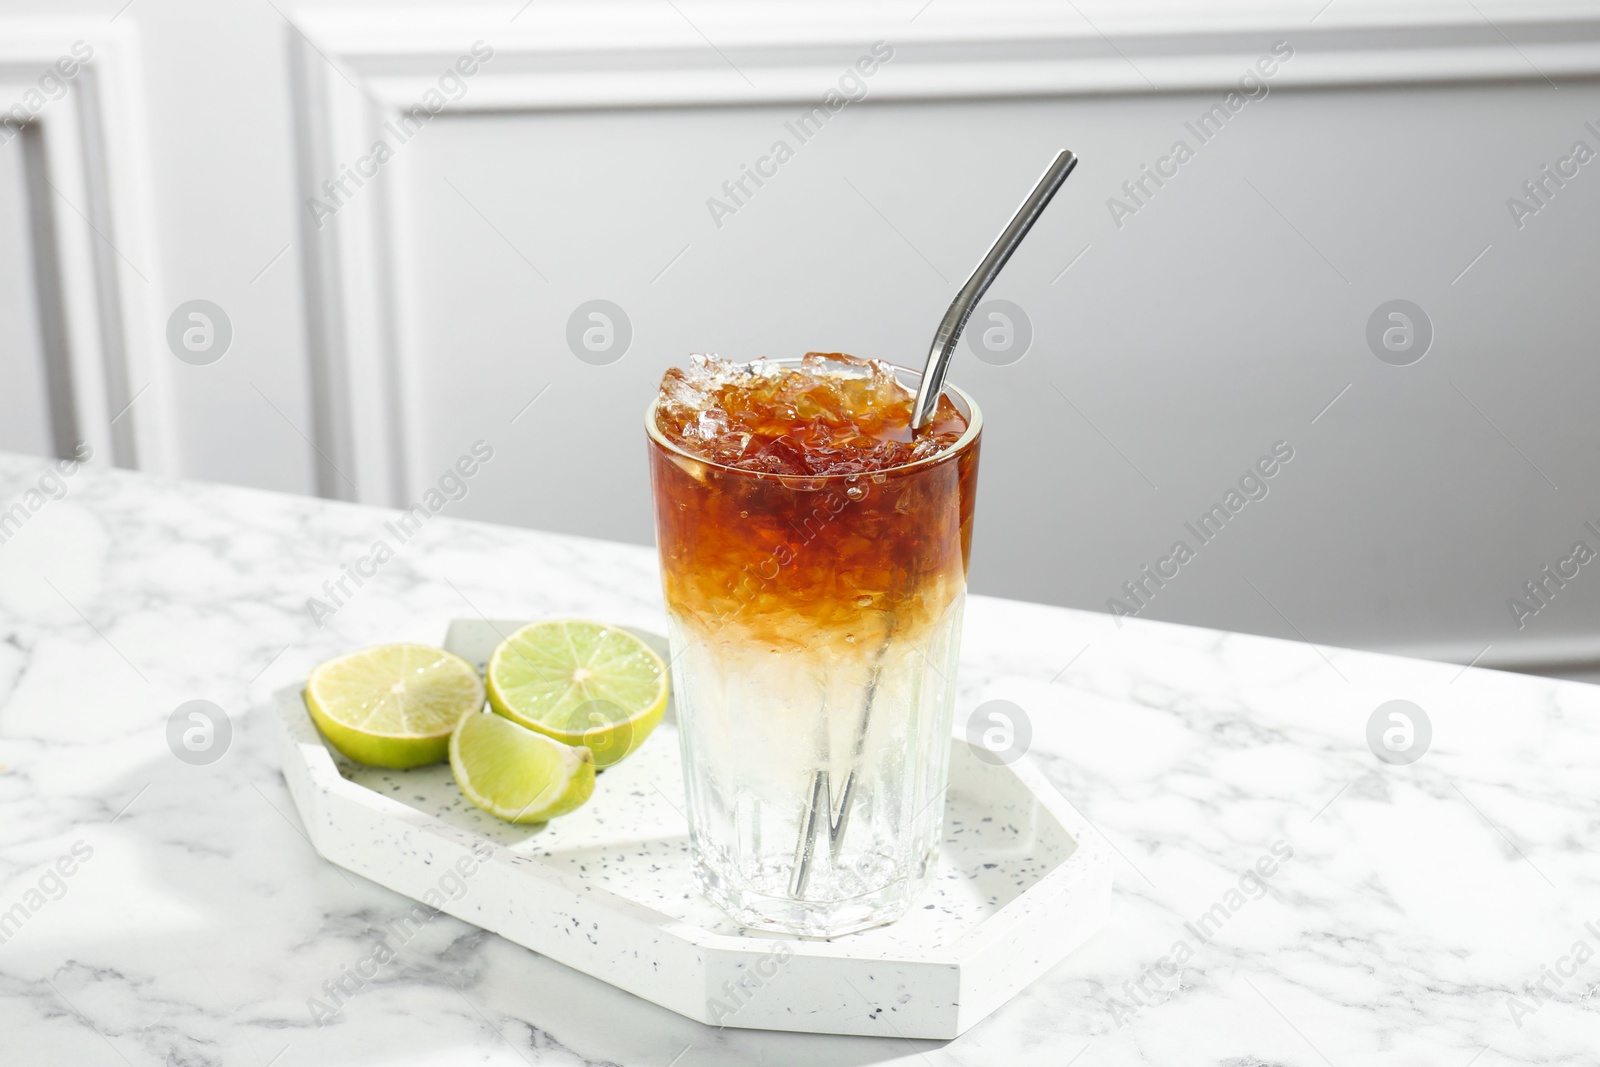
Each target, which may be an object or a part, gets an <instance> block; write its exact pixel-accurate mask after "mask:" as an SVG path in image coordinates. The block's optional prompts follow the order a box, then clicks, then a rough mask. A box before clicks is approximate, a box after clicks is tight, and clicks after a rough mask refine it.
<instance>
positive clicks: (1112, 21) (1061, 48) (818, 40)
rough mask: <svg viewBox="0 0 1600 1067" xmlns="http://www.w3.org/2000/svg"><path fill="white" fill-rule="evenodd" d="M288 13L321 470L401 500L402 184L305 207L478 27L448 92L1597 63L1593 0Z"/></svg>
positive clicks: (470, 97)
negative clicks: (856, 74)
mask: <svg viewBox="0 0 1600 1067" xmlns="http://www.w3.org/2000/svg"><path fill="white" fill-rule="evenodd" d="M680 8H681V11H680ZM1480 12H1481V13H1480ZM690 19H693V22H691V21H690ZM1491 20H1492V21H1491ZM288 35H289V52H290V67H291V76H292V81H293V85H294V107H295V117H296V127H297V136H298V137H299V144H298V151H299V159H298V161H297V163H298V167H297V170H298V175H299V187H300V205H299V218H300V220H301V227H302V237H303V240H301V241H300V242H299V244H300V247H301V253H302V256H303V260H304V262H303V268H304V276H305V278H306V280H307V290H308V291H307V322H308V332H309V336H308V347H309V351H310V356H311V363H312V382H313V391H314V393H315V395H314V396H313V398H312V410H313V412H314V413H315V419H316V431H315V437H316V442H317V449H318V451H319V453H320V457H319V460H318V477H317V486H318V491H319V493H321V494H322V495H324V496H330V497H336V498H341V499H350V500H360V501H363V502H367V503H373V504H387V505H394V504H400V503H403V502H407V501H409V500H410V499H411V498H412V495H413V493H414V492H415V491H416V487H417V486H420V485H421V484H423V481H424V480H425V478H426V474H425V473H424V472H420V471H416V470H413V469H410V467H409V466H408V464H409V463H410V462H411V459H410V458H408V456H407V453H406V449H405V444H406V441H407V438H408V433H407V427H408V426H409V425H410V424H411V421H412V415H413V414H414V413H415V412H416V411H417V407H416V405H417V404H418V403H420V402H421V401H420V399H419V398H418V397H417V396H416V395H415V393H414V391H413V389H412V386H411V380H412V378H413V377H414V376H412V375H409V374H408V373H407V367H408V366H410V365H411V364H410V360H411V359H412V358H414V354H413V353H410V352H408V351H407V348H406V338H405V337H404V335H403V331H401V330H399V329H398V328H397V315H396V313H395V309H394V306H393V304H394V301H393V297H392V294H393V293H394V291H395V286H394V274H393V271H392V256H393V255H394V254H395V252H396V250H397V249H400V248H402V247H403V242H402V241H396V240H392V239H391V237H390V235H391V234H392V233H393V232H394V230H393V227H392V226H391V221H390V220H391V205H392V197H391V195H390V193H389V191H388V190H387V189H386V188H385V182H384V180H383V176H382V173H381V172H380V173H379V174H378V175H377V177H375V178H374V179H373V181H372V184H371V186H370V187H363V189H362V191H361V193H360V195H358V196H354V197H352V198H351V199H350V201H349V203H348V204H346V205H343V206H341V208H340V210H339V211H338V213H337V215H336V216H335V217H332V218H327V219H324V220H322V224H321V225H318V224H317V222H315V221H314V220H313V219H312V217H311V215H310V212H309V211H308V210H307V209H306V206H305V205H306V203H307V201H308V200H309V199H311V198H313V197H320V196H322V195H323V194H322V192H321V187H322V184H323V183H324V182H325V181H326V180H328V179H329V178H331V177H337V176H339V175H340V173H341V167H348V166H351V165H353V164H354V163H355V162H356V161H358V160H359V159H360V158H361V157H362V156H364V155H366V154H367V153H368V152H369V151H370V149H371V146H372V144H373V142H374V140H375V139H376V138H377V137H378V136H380V135H381V131H382V129H383V125H384V123H385V122H389V121H392V120H394V119H396V118H397V117H398V116H399V114H400V113H401V112H402V110H404V109H406V108H409V107H412V106H414V105H415V104H416V103H417V102H418V101H419V100H420V99H421V97H422V94H423V92H424V91H425V90H426V89H427V88H428V87H429V86H430V85H432V84H433V83H434V81H435V79H437V77H438V76H439V74H440V73H441V72H442V71H443V70H445V68H446V67H448V66H449V65H450V64H451V63H452V62H454V61H455V59H456V58H457V57H458V56H461V55H463V54H465V53H466V52H467V51H468V49H469V48H470V47H471V46H472V44H473V42H474V41H479V40H482V41H485V42H487V43H488V44H489V45H490V46H491V47H492V48H493V49H494V59H493V62H492V63H490V64H487V65H485V66H484V67H483V68H482V69H481V70H480V71H479V73H477V74H476V75H475V76H474V77H473V78H472V79H471V82H470V87H469V90H468V91H467V93H466V95H465V96H464V97H463V98H462V99H461V100H460V101H459V102H456V103H452V104H449V105H447V106H446V107H445V108H444V110H443V111H441V112H440V113H441V114H449V113H456V114H462V113H484V112H497V111H499V112H527V111H541V110H574V109H585V108H649V107H657V108H673V107H680V108H681V107H696V106H708V105H741V104H744V105H748V104H771V103H784V102H802V101H806V102H815V101H817V100H820V99H821V97H822V94H823V93H824V92H825V91H826V90H827V89H828V88H829V87H830V86H831V85H833V83H834V82H836V80H837V79H838V77H839V75H840V73H841V72H842V71H844V70H845V69H846V68H847V67H848V66H849V65H850V64H851V63H853V62H854V61H855V60H856V58H857V57H858V56H860V55H861V54H862V52H863V50H864V48H865V47H866V46H867V45H868V44H870V43H871V42H873V41H876V40H884V41H887V42H889V43H890V44H892V45H893V47H894V48H895V57H894V60H893V62H892V64H889V65H886V66H884V67H883V68H882V69H881V70H880V71H879V73H878V74H877V75H876V76H875V77H874V79H873V82H872V94H873V95H872V99H873V100H941V99H951V98H1002V97H1025V96H1033V97H1038V96H1049V97H1058V96H1074V95H1092V94H1129V93H1133V94H1138V93H1179V92H1201V91H1225V90H1227V89H1228V88H1229V87H1231V86H1233V85H1234V84H1236V82H1237V80H1238V78H1239V77H1240V75H1241V74H1242V73H1243V72H1244V71H1245V70H1246V69H1247V68H1248V67H1249V66H1250V64H1252V63H1253V62H1254V61H1255V60H1256V59H1257V57H1259V56H1261V55H1262V54H1263V53H1265V52H1267V51H1268V50H1269V49H1270V48H1271V47H1272V45H1273V43H1274V42H1276V41H1280V40H1285V41H1289V42H1290V43H1291V45H1292V47H1293V48H1294V50H1295V58H1294V61H1293V62H1292V63H1289V64H1285V65H1283V66H1282V67H1280V68H1279V70H1278V73H1277V74H1276V75H1275V76H1274V79H1273V83H1272V84H1273V88H1274V90H1281V89H1284V88H1296V87H1299V88H1311V87H1330V86H1360V85H1373V84H1385V83H1389V84H1423V83H1439V82H1486V81H1488V82H1493V81H1528V82H1541V81H1545V80H1550V81H1552V82H1553V81H1554V80H1555V79H1560V78H1569V79H1570V78H1589V77H1595V76H1600V3H1597V2H1594V0H1585V2H1581V3H1580V2H1575V0H1566V2H1561V3H1522V4H1517V5H1515V6H1511V5H1507V4H1503V3H1502V4H1493V3H1489V2H1488V0H1483V2H1481V3H1479V4H1478V5H1477V6H1476V7H1473V6H1472V5H1465V6H1463V5H1460V4H1457V3H1445V2H1443V0H1391V2H1387V3H1381V4H1380V3H1375V2H1366V0H1335V2H1334V3H1333V4H1332V5H1324V3H1323V2H1322V0H1316V2H1315V3H1307V4H1306V5H1305V6H1304V10H1301V11H1288V10H1286V9H1285V7H1284V5H1282V4H1276V3H1275V4H1268V3H1265V2H1251V3H1244V2H1233V3H1220V2H1218V3H1206V4H1194V3H1190V4H1176V3H1154V2H1151V0H1125V2H1122V3H1117V4H1111V3H1106V2H1103V0H1102V2H1091V0H1081V2H1080V3H1078V4H1077V5H1075V6H1073V5H1062V4H1060V3H1057V2H1054V0H1051V2H1049V3H1045V2H1038V0H983V2H977V0H934V2H933V3H932V4H927V5H924V4H923V3H922V0H908V2H906V3H895V4H887V3H864V4H863V3H853V4H845V3H838V2H822V3H817V4H797V3H789V4H766V3H764V4H743V3H726V2H723V0H717V2H715V3H693V4H688V3H685V4H681V5H678V7H674V6H673V5H667V4H660V3H656V2H648V3H646V2H634V0H623V2H613V3H601V2H591V3H574V2H571V0H556V2H553V3H552V2H544V0H541V2H540V3H538V4H536V5H527V6H525V5H523V4H522V3H521V2H520V0H517V2H516V3H513V4H509V5H498V6H493V7H470V8H459V9H452V10H446V11H434V10H419V9H395V10H386V11H378V10H373V9H367V8H363V9H359V10H344V11H330V10H315V11H310V10H308V11H297V12H293V13H292V14H291V26H290V28H289V30H288ZM1513 42H1514V43H1513Z"/></svg>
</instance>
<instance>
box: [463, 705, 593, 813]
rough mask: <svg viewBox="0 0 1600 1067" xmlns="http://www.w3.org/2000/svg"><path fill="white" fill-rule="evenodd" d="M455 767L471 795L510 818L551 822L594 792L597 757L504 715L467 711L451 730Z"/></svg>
mask: <svg viewBox="0 0 1600 1067" xmlns="http://www.w3.org/2000/svg"><path fill="white" fill-rule="evenodd" d="M450 769H451V770H452V771H455V774H456V784H457V785H459V786H460V787H461V791H462V792H463V793H465V794H466V795H467V799H468V800H470V801H472V802H473V803H474V804H476V805H478V807H480V808H482V809H483V810H484V811H487V812H488V813H489V814H491V815H494V816H497V817H498V818H501V819H506V820H508V821H510V822H548V821H549V820H551V819H553V818H555V817H556V816H557V815H565V814H566V813H567V812H569V811H574V810H576V809H578V808H581V807H583V803H584V801H586V800H588V799H589V797H590V795H591V794H592V793H594V756H592V755H590V753H589V750H588V749H586V748H573V747H572V746H571V745H563V744H562V743H561V742H559V741H554V740H551V739H550V738H548V737H546V736H544V735H543V734H538V733H534V732H533V731H532V730H529V729H527V728H525V727H522V726H518V725H517V724H516V723H514V722H512V721H511V720H510V719H505V718H501V717H500V716H499V715H489V714H483V715H467V716H464V717H463V718H462V719H461V721H460V722H459V723H457V724H456V730H455V733H453V734H451V735H450Z"/></svg>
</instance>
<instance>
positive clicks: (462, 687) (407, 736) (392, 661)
mask: <svg viewBox="0 0 1600 1067" xmlns="http://www.w3.org/2000/svg"><path fill="white" fill-rule="evenodd" d="M306 707H307V708H308V709H309V710H310V711H311V718H312V719H313V720H315V721H316V724H317V727H318V728H319V729H321V731H322V734H323V736H324V737H326V738H327V739H328V740H329V742H331V743H332V744H333V747H334V748H336V749H338V750H339V751H340V752H343V753H344V754H345V755H346V756H349V757H350V758H351V759H353V760H355V761H357V762H358V763H370V764H372V765H373V766H375V767H397V768H403V767H419V766H421V765H422V764H425V763H438V762H439V761H441V760H443V759H444V758H445V756H446V755H448V753H449V748H450V733H451V731H452V730H454V729H455V727H456V723H458V722H460V721H461V717H462V716H463V715H466V714H467V713H468V712H473V711H479V710H481V709H482V708H483V682H482V681H481V680H479V678H478V672H477V671H476V670H474V669H473V667H472V664H470V663H468V662H467V661H466V660H464V659H462V658H461V657H460V656H455V655H452V654H450V653H449V652H445V651H443V650H442V649H437V648H430V647H428V646H427V645H377V646H375V647H373V648H364V649H362V650H361V651H359V652H352V653H350V654H349V655H346V656H340V657H339V658H338V659H330V660H329V661H328V662H326V663H324V664H322V665H321V666H319V667H317V669H316V670H314V671H312V672H311V677H310V678H308V679H307V680H306Z"/></svg>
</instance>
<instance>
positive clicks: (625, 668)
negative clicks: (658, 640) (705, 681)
mask: <svg viewBox="0 0 1600 1067" xmlns="http://www.w3.org/2000/svg"><path fill="white" fill-rule="evenodd" d="M488 683H489V685H488V689H489V706H490V707H491V708H493V709H494V710H495V712H497V713H498V714H500V715H504V716H505V717H506V718H508V719H511V720H512V721H514V722H518V723H521V724H522V725H523V726H526V727H527V728H528V729H530V730H537V731H538V732H539V733H541V734H544V735H546V736H547V737H553V738H555V739H556V740H557V741H560V742H562V743H564V744H568V745H582V746H584V747H585V748H587V749H589V751H590V752H592V753H593V754H594V762H595V766H597V767H602V768H604V767H609V766H611V765H612V764H614V763H617V762H618V761H620V760H621V759H623V758H624V757H625V756H627V755H628V754H629V753H631V752H633V751H634V750H635V749H637V748H638V747H639V746H640V745H642V744H644V739H645V738H646V737H649V736H650V731H652V730H654V729H655V728H656V724H657V723H659V722H660V721H661V714H662V712H664V711H665V710H666V707H667V666H666V664H664V663H662V662H661V657H660V656H658V655H656V654H655V652H654V650H652V649H651V648H650V646H649V645H647V644H645V643H644V642H643V641H641V640H639V638H637V637H635V636H633V635H632V634H630V633H629V632H628V631H626V630H623V629H621V628H619V627H616V626H608V625H606V624H605V623H600V622H590V621H588V620H586V619H551V620H549V621H546V622H535V623H530V624H529V625H527V626H524V627H523V628H522V629H520V630H518V631H517V632H516V633H514V634H512V635H511V636H510V637H508V638H506V639H505V640H504V641H502V642H500V646H499V647H498V648H496V649H495V650H494V655H492V656H491V657H489V670H488Z"/></svg>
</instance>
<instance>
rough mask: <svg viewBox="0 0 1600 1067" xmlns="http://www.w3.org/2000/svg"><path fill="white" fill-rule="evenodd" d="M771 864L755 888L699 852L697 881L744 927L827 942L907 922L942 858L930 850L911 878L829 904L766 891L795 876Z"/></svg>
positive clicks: (758, 877) (756, 876)
mask: <svg viewBox="0 0 1600 1067" xmlns="http://www.w3.org/2000/svg"><path fill="white" fill-rule="evenodd" d="M768 866H769V867H770V869H766V868H763V869H761V870H757V871H755V872H750V873H753V874H754V881H755V882H756V883H757V884H756V885H754V886H752V885H750V884H748V882H745V883H742V884H741V882H740V881H739V880H738V879H737V876H736V875H735V874H734V872H733V871H732V870H731V869H730V867H728V866H726V865H724V864H719V863H717V862H716V861H715V858H713V857H707V856H705V855H704V854H703V853H702V852H701V851H700V850H698V849H696V850H695V856H694V877H695V882H696V883H697V884H698V885H699V887H700V892H701V893H703V894H704V895H705V896H706V898H707V899H708V900H710V901H711V902H712V903H713V904H715V905H717V907H719V908H721V909H722V910H723V911H725V912H727V913H728V914H729V915H730V916H732V918H733V919H734V920H735V921H737V922H738V923H740V924H741V925H743V926H745V927H748V928H750V929H752V930H770V931H773V932H775V933H782V934H795V935H798V936H800V937H821V938H828V937H838V936H839V935H841V934H852V933H855V932H856V931H858V930H869V929H871V928H872V927H874V926H883V925H884V924H886V923H892V922H894V921H895V920H897V919H900V918H903V917H904V916H905V914H906V912H908V911H909V910H910V909H911V904H912V902H913V901H915V900H916V898H917V896H918V895H919V894H920V893H921V892H922V890H923V889H925V888H926V887H927V885H928V883H929V882H930V881H932V880H933V873H934V871H935V870H936V868H937V866H938V854H937V853H936V852H929V853H928V854H927V855H926V856H924V857H923V858H922V860H921V862H920V863H917V864H916V865H915V866H914V867H913V870H912V873H911V875H910V876H909V877H903V878H898V879H895V880H893V881H891V882H889V883H887V884H885V885H879V886H878V887H877V888H875V889H871V890H867V891H865V892H861V893H859V894H857V895H854V896H849V897H844V898H842V899H840V898H833V899H828V900H803V899H796V898H795V897H792V896H789V895H787V894H786V893H781V892H764V891H763V888H764V887H765V886H768V885H771V886H774V887H777V886H782V885H784V884H785V883H786V882H787V881H788V879H789V877H790V875H791V873H792V872H791V869H790V868H789V867H785V866H781V865H778V864H771V865H768ZM830 895H831V894H830Z"/></svg>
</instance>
